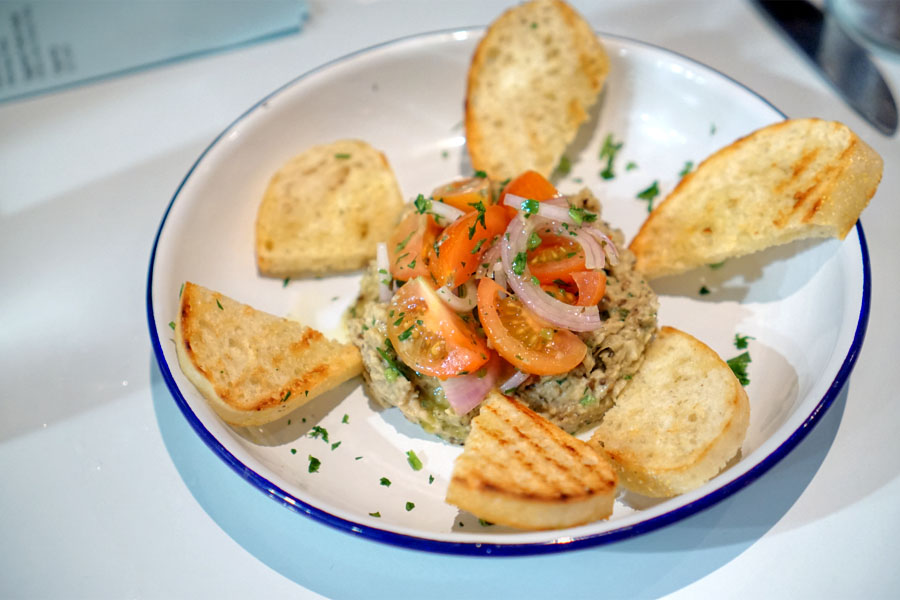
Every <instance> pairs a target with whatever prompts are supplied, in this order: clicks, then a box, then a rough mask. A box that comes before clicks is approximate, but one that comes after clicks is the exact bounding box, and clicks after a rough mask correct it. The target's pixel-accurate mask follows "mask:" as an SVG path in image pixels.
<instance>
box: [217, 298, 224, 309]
mask: <svg viewBox="0 0 900 600" xmlns="http://www.w3.org/2000/svg"><path fill="white" fill-rule="evenodd" d="M216 306H218V307H219V310H225V309H224V308H223V307H222V303H221V302H219V299H218V298H216Z"/></svg>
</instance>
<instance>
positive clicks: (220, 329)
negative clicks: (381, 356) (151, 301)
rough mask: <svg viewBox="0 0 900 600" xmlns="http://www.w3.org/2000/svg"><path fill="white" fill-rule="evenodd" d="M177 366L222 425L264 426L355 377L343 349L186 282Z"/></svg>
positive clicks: (357, 363)
mask: <svg viewBox="0 0 900 600" xmlns="http://www.w3.org/2000/svg"><path fill="white" fill-rule="evenodd" d="M175 349H176V353H177V356H178V363H179V365H180V366H181V370H182V371H183V372H184V374H185V376H186V377H187V378H188V380H189V381H190V382H191V383H192V384H194V386H195V387H196V388H197V390H198V391H199V392H200V394H201V395H202V396H203V397H204V398H205V399H206V401H207V402H208V403H209V405H210V407H211V408H212V409H213V410H214V411H215V412H216V414H218V415H219V416H220V417H221V418H222V419H223V420H224V421H225V422H226V423H229V424H231V425H236V426H255V425H264V424H266V423H270V422H272V421H275V420H277V419H279V418H280V417H282V416H283V415H286V414H287V413H289V412H291V411H293V410H294V409H296V408H298V407H300V406H302V405H304V404H306V403H307V402H309V401H310V400H312V399H313V398H315V397H317V396H319V395H321V394H323V393H324V392H326V391H328V390H330V389H332V388H334V387H336V386H337V385H339V384H341V383H343V382H344V381H346V380H348V379H350V378H352V377H354V376H355V375H357V374H359V373H360V372H361V370H362V361H361V359H360V356H359V351H358V350H357V349H356V347H355V346H353V345H351V344H340V343H338V342H334V341H331V340H328V339H327V338H325V336H323V335H322V334H321V333H320V332H318V331H316V330H314V329H311V328H309V327H304V326H303V325H300V324H299V323H296V322H293V321H289V320H287V319H283V318H281V317H276V316H274V315H270V314H268V313H264V312H261V311H258V310H256V309H254V308H252V307H250V306H247V305H245V304H241V303H239V302H236V301H234V300H232V299H231V298H228V297H227V296H225V295H223V294H220V293H218V292H214V291H212V290H209V289H207V288H204V287H202V286H199V285H196V284H194V283H191V282H189V281H188V282H185V284H184V287H183V288H182V291H181V300H180V304H179V314H178V318H177V319H176V321H175Z"/></svg>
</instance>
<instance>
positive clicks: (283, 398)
mask: <svg viewBox="0 0 900 600" xmlns="http://www.w3.org/2000/svg"><path fill="white" fill-rule="evenodd" d="M290 397H291V390H288V391H287V394H285V395H284V396H282V398H281V401H282V402H287V399H288V398H290Z"/></svg>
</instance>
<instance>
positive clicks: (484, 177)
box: [475, 171, 487, 179]
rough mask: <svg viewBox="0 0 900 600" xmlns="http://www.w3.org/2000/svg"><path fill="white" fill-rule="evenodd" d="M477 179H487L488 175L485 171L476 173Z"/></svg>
mask: <svg viewBox="0 0 900 600" xmlns="http://www.w3.org/2000/svg"><path fill="white" fill-rule="evenodd" d="M475 177H478V178H479V179H487V173H486V172H485V171H475Z"/></svg>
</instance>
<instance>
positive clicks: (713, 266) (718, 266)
mask: <svg viewBox="0 0 900 600" xmlns="http://www.w3.org/2000/svg"><path fill="white" fill-rule="evenodd" d="M724 265H725V261H724V260H723V261H722V262H717V263H710V264H708V265H706V266H707V267H709V268H710V269H712V270H714V271H715V270H716V269H721V268H722V267H723V266H724Z"/></svg>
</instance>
